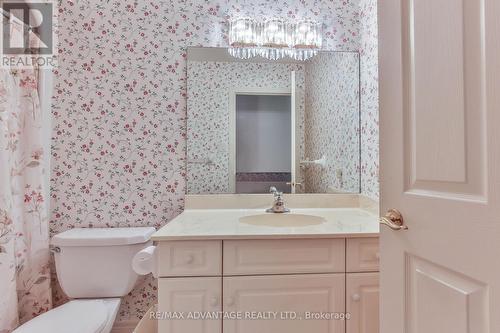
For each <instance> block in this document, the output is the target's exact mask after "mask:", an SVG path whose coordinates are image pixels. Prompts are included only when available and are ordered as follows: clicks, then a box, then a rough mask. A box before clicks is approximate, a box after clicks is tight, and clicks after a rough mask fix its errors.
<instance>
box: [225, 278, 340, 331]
mask: <svg viewBox="0 0 500 333" xmlns="http://www.w3.org/2000/svg"><path fill="white" fill-rule="evenodd" d="M223 290H224V311H237V312H240V313H252V312H255V313H263V314H264V315H265V314H266V313H269V314H270V315H269V317H268V318H265V319H262V320H261V319H255V318H251V317H250V318H244V319H243V320H224V322H223V328H224V329H223V332H224V333H254V332H259V333H276V332H287V333H288V332H291V333H295V332H297V333H299V332H315V333H340V332H344V322H343V321H340V320H331V321H327V320H312V319H308V318H306V317H305V316H306V314H307V312H329V313H340V312H344V307H345V304H344V292H345V275H344V274H317V275H316V274H315V275H309V274H302V275H269V276H265V275H261V276H236V277H224V278H223ZM271 313H276V315H274V314H271ZM296 314H302V316H303V318H302V320H299V319H298V318H295V317H294V316H295V315H296ZM275 316H276V317H275Z"/></svg>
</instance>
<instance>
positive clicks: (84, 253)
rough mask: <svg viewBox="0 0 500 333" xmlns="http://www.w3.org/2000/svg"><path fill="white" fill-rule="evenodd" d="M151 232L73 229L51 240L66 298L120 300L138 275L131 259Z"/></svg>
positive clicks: (140, 229) (118, 229)
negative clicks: (111, 298) (108, 298)
mask: <svg viewBox="0 0 500 333" xmlns="http://www.w3.org/2000/svg"><path fill="white" fill-rule="evenodd" d="M154 232H155V229H154V228H75V229H71V230H68V231H65V232H62V233H60V234H57V235H55V236H54V237H53V238H52V241H51V245H52V249H53V252H54V257H55V263H56V272H57V279H58V281H59V284H60V285H61V287H62V289H63V291H64V292H65V293H66V295H67V296H68V297H70V298H103V297H122V296H125V295H126V294H128V293H129V292H130V291H131V290H132V288H133V287H134V285H135V283H136V281H137V278H138V275H137V273H135V272H134V270H133V269H132V258H133V257H134V255H135V254H136V253H137V252H139V251H140V250H142V249H143V248H145V247H147V246H150V245H152V241H151V240H150V238H151V235H152V234H153V233H154Z"/></svg>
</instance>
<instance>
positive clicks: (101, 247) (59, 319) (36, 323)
mask: <svg viewBox="0 0 500 333" xmlns="http://www.w3.org/2000/svg"><path fill="white" fill-rule="evenodd" d="M154 232H155V229H154V228H147V227H144V228H75V229H71V230H68V231H65V232H62V233H60V234H57V235H56V236H54V237H53V238H52V241H51V245H52V252H54V257H55V263H56V273H57V278H58V281H59V284H60V285H61V288H62V289H63V291H64V292H65V293H66V295H67V296H68V297H69V298H70V299H71V301H69V302H68V303H66V304H63V305H61V306H59V307H57V308H54V309H52V310H50V311H48V312H46V313H44V314H42V315H40V316H38V317H36V318H34V319H32V320H30V321H28V322H26V323H25V324H23V325H21V326H20V327H18V328H17V329H15V330H14V333H68V332H71V333H109V332H110V331H111V328H112V327H113V323H114V321H115V317H116V314H117V312H118V308H119V307H120V302H121V297H123V296H125V295H127V294H128V293H129V292H130V291H131V290H132V289H133V288H134V285H135V283H136V282H137V278H138V274H137V273H135V272H134V270H133V269H132V258H133V257H134V255H135V254H136V253H137V252H139V251H140V250H142V249H144V248H146V247H148V246H150V245H151V244H152V241H151V240H150V238H151V235H152V234H153V233H154Z"/></svg>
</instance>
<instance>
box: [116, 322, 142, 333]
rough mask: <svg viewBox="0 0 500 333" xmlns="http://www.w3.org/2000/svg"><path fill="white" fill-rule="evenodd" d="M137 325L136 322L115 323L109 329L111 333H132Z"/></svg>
mask: <svg viewBox="0 0 500 333" xmlns="http://www.w3.org/2000/svg"><path fill="white" fill-rule="evenodd" d="M137 324H139V321H138V320H123V321H117V322H115V324H114V325H113V328H112V329H111V333H132V332H133V331H134V329H135V328H136V326H137Z"/></svg>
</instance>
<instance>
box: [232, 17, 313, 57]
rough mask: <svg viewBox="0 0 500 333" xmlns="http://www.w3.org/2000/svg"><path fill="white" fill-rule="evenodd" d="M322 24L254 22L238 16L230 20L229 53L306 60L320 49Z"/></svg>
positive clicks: (235, 55) (278, 21)
mask: <svg viewBox="0 0 500 333" xmlns="http://www.w3.org/2000/svg"><path fill="white" fill-rule="evenodd" d="M321 43H322V36H321V25H320V24H318V23H316V22H313V21H310V20H305V21H300V22H297V23H289V22H287V21H285V20H283V19H271V20H267V21H265V22H257V21H256V20H254V19H251V18H238V19H234V20H231V21H230V22H229V45H230V47H229V53H230V54H231V55H232V56H234V57H236V58H240V59H249V58H252V57H255V56H261V57H263V58H266V59H270V60H278V59H282V58H284V57H287V56H288V57H290V58H292V59H295V60H302V61H303V60H307V59H309V58H311V57H313V56H315V55H316V54H317V53H318V50H320V49H321Z"/></svg>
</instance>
